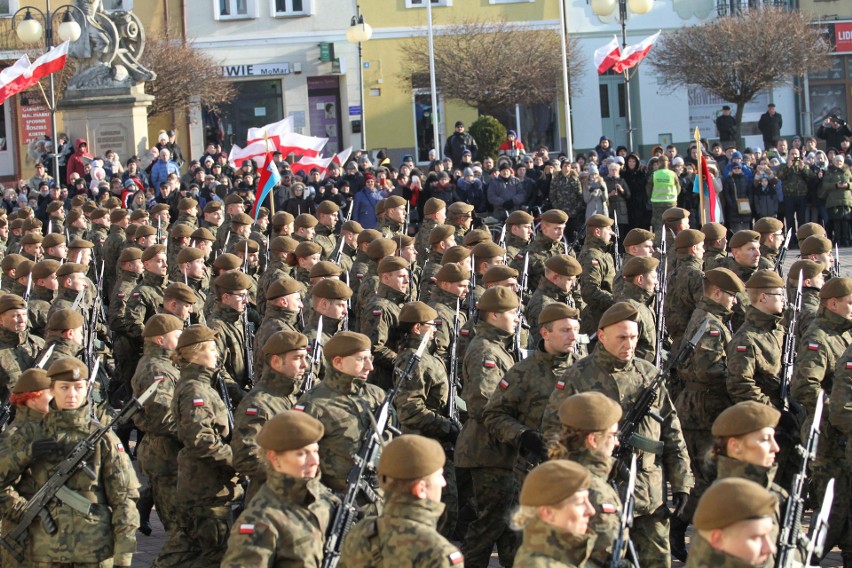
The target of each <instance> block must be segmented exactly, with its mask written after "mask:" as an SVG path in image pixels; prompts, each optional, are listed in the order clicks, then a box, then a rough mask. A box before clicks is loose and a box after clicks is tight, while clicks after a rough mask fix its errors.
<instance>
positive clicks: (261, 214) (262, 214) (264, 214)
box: [257, 206, 269, 219]
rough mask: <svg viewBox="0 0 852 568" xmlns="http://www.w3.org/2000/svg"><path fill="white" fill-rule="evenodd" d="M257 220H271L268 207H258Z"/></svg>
mask: <svg viewBox="0 0 852 568" xmlns="http://www.w3.org/2000/svg"><path fill="white" fill-rule="evenodd" d="M257 218H258V219H268V218H269V209H267V208H266V207H263V206H261V207H258V208H257Z"/></svg>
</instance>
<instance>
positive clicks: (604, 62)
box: [595, 35, 621, 75]
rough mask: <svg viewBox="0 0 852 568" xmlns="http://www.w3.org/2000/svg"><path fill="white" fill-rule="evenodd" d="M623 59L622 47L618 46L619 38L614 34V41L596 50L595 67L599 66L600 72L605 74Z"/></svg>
mask: <svg viewBox="0 0 852 568" xmlns="http://www.w3.org/2000/svg"><path fill="white" fill-rule="evenodd" d="M619 59H621V48H620V47H619V46H618V39H617V38H616V37H615V36H614V35H613V36H612V41H611V42H609V43H608V44H606V45H605V46H603V47H599V48H598V49H596V50H595V67H597V68H598V74H599V75H603V74H604V73H606V72H607V71H609V70H610V68H611V67H612V66H613V65H615V64H616V63H617V62H618V60H619Z"/></svg>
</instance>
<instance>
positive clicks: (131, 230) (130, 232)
mask: <svg viewBox="0 0 852 568" xmlns="http://www.w3.org/2000/svg"><path fill="white" fill-rule="evenodd" d="M139 227H141V225H128V226H127V228H126V229H124V235H125V236H126V237H127V240H128V241H132V240H133V237H134V236H135V235H136V229H138V228H139Z"/></svg>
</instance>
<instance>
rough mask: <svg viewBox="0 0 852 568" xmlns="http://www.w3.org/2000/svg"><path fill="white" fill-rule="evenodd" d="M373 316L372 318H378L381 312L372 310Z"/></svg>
mask: <svg viewBox="0 0 852 568" xmlns="http://www.w3.org/2000/svg"><path fill="white" fill-rule="evenodd" d="M373 315H374V316H380V315H382V310H373Z"/></svg>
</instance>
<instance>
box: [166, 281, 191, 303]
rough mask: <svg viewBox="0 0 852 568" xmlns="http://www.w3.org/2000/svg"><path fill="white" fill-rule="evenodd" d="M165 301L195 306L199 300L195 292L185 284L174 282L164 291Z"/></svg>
mask: <svg viewBox="0 0 852 568" xmlns="http://www.w3.org/2000/svg"><path fill="white" fill-rule="evenodd" d="M163 299H164V300H178V301H180V302H184V303H185V304H195V302H196V301H197V300H198V296H196V294H195V292H194V291H193V290H192V288H190V287H189V286H187V285H186V284H184V283H183V282H172V283H171V284H169V285H168V286H166V289H165V290H163Z"/></svg>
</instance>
